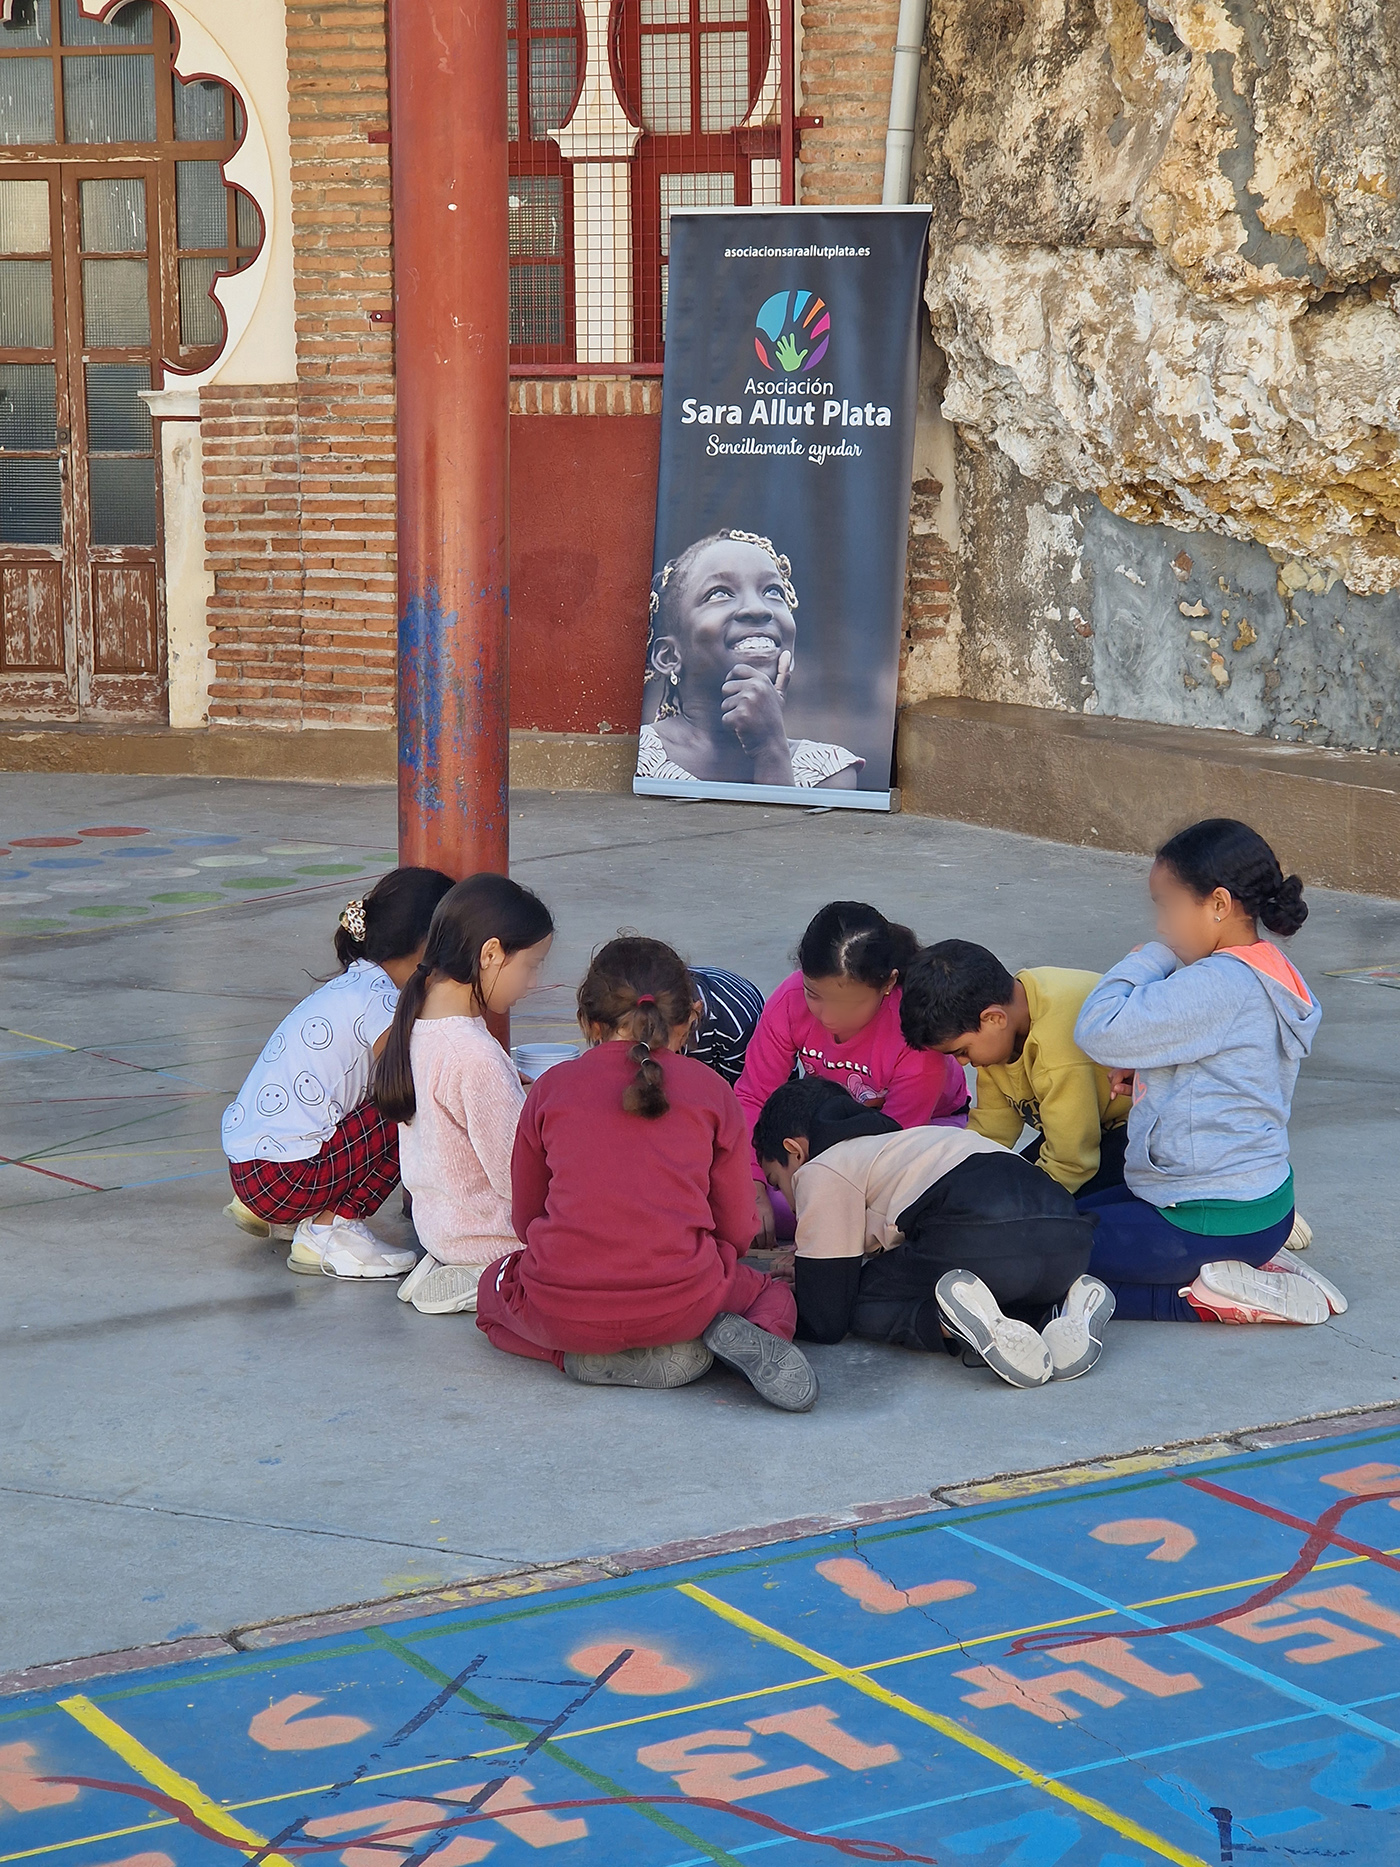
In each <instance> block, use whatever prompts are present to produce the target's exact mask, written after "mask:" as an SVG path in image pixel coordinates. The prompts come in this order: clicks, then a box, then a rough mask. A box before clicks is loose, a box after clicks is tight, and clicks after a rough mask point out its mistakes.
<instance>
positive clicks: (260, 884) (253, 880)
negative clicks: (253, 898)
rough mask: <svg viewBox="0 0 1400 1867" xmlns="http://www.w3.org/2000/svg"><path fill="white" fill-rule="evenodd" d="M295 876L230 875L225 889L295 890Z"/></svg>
mask: <svg viewBox="0 0 1400 1867" xmlns="http://www.w3.org/2000/svg"><path fill="white" fill-rule="evenodd" d="M296 885H297V884H296V877H295V876H294V875H230V876H229V878H228V880H227V881H226V882H224V883H222V884H221V886H222V887H224V888H295V887H296Z"/></svg>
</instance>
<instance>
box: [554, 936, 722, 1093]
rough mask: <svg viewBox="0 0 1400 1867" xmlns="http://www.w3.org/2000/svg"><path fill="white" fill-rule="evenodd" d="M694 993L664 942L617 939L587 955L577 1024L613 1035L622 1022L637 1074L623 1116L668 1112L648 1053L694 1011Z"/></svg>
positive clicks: (662, 1080)
mask: <svg viewBox="0 0 1400 1867" xmlns="http://www.w3.org/2000/svg"><path fill="white" fill-rule="evenodd" d="M694 996H695V995H694V990H693V988H692V986H691V981H690V974H689V972H688V971H687V970H686V965H685V961H684V960H683V959H682V958H681V956H680V954H679V953H677V952H676V951H675V949H674V948H673V947H669V946H667V945H666V943H665V941H664V940H648V939H647V938H646V937H645V935H643V934H620V935H619V936H618V938H617V939H616V940H609V941H608V943H607V945H606V946H605V947H602V948H600V949H599V951H598V952H597V953H595V954H594V955H593V964H592V965H591V966H590V967H589V968H588V971H587V972H586V973H585V975H584V979H583V984H582V985H581V986H580V987H579V989H578V1015H579V1022H580V1024H582V1025H583V1026H584V1028H585V1029H587V1028H588V1027H589V1026H590V1025H595V1024H597V1025H601V1026H602V1027H603V1029H604V1030H605V1031H615V1030H617V1028H618V1026H619V1025H621V1024H623V1023H624V1022H625V1023H627V1024H628V1025H629V1027H630V1029H631V1032H632V1037H633V1040H634V1041H633V1044H632V1048H631V1050H630V1051H629V1052H628V1055H629V1056H630V1057H631V1059H632V1061H633V1062H634V1063H635V1064H636V1066H637V1074H636V1075H635V1076H634V1077H633V1078H632V1081H631V1082H630V1083H629V1084H628V1085H627V1088H626V1089H625V1091H624V1092H623V1097H622V1106H623V1108H625V1109H626V1110H627V1112H628V1114H629V1115H645V1116H646V1117H647V1118H648V1119H649V1120H652V1121H654V1120H655V1119H656V1118H657V1116H659V1115H664V1114H665V1113H666V1111H667V1109H669V1108H670V1106H671V1105H670V1103H669V1102H668V1101H667V1100H666V1080H665V1077H664V1076H663V1074H662V1070H661V1065H660V1064H659V1063H658V1062H657V1061H656V1057H655V1055H654V1054H653V1053H654V1052H656V1051H658V1050H665V1049H666V1048H667V1046H668V1045H669V1043H670V1039H671V1032H672V1031H673V1030H674V1029H675V1027H676V1026H677V1025H678V1024H685V1023H686V1022H687V1021H688V1020H689V1018H690V1015H691V1013H692V1011H693V1009H694Z"/></svg>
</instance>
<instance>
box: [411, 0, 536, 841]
mask: <svg viewBox="0 0 1400 1867" xmlns="http://www.w3.org/2000/svg"><path fill="white" fill-rule="evenodd" d="M389 25H390V52H389V97H390V121H391V125H392V137H393V142H392V148H393V199H394V332H395V348H396V352H397V387H398V618H399V700H398V708H399V859H400V861H402V862H405V863H421V864H426V865H428V866H429V867H432V868H439V869H444V870H446V871H447V873H448V874H449V875H452V876H454V877H461V876H463V875H469V874H471V873H473V872H474V871H476V870H478V869H494V870H498V871H501V872H504V871H505V869H506V868H507V865H508V859H509V829H510V816H509V810H508V807H507V791H506V786H507V758H508V747H509V736H508V726H509V708H508V674H509V662H508V643H509V635H508V620H507V618H508V603H509V589H508V557H507V524H508V513H507V501H508V465H507V444H508V431H509V402H508V396H509V374H508V368H509V356H510V352H509V342H510V309H509V307H510V271H509V265H510V262H509V246H508V220H507V196H506V190H507V175H506V8H505V0H390V20H389Z"/></svg>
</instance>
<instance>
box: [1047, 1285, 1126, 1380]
mask: <svg viewBox="0 0 1400 1867" xmlns="http://www.w3.org/2000/svg"><path fill="white" fill-rule="evenodd" d="M1077 1282H1078V1280H1077V1279H1076V1284H1077ZM1076 1284H1071V1285H1070V1289H1069V1298H1068V1299H1067V1300H1068V1301H1070V1302H1071V1303H1072V1302H1073V1299H1074V1293H1075V1288H1076ZM1081 1297H1082V1300H1083V1303H1084V1304H1085V1305H1086V1306H1087V1307H1084V1308H1079V1307H1078V1306H1076V1307H1075V1308H1074V1309H1073V1310H1072V1311H1071V1313H1070V1314H1069V1315H1067V1316H1057V1317H1056V1318H1055V1319H1054V1321H1053V1322H1048V1323H1047V1324H1046V1325H1045V1327H1044V1329H1042V1330H1041V1332H1040V1333H1041V1340H1042V1341H1043V1342H1044V1343H1045V1346H1046V1347H1047V1348H1048V1349H1049V1350H1050V1379H1051V1380H1052V1381H1077V1380H1078V1379H1079V1377H1080V1375H1082V1374H1087V1373H1088V1372H1089V1370H1090V1369H1091V1368H1092V1367H1093V1366H1094V1364H1095V1363H1096V1362H1097V1361H1098V1359H1099V1356H1100V1355H1102V1353H1103V1336H1102V1334H1101V1333H1100V1334H1098V1335H1096V1334H1095V1333H1094V1331H1095V1328H1097V1329H1099V1330H1100V1331H1102V1330H1103V1328H1104V1327H1105V1325H1106V1324H1107V1323H1109V1322H1110V1321H1111V1320H1112V1317H1113V1312H1114V1310H1115V1309H1116V1308H1117V1307H1118V1305H1117V1303H1116V1302H1115V1301H1114V1297H1113V1292H1112V1291H1111V1290H1110V1289H1109V1288H1108V1287H1107V1285H1105V1284H1099V1283H1097V1282H1096V1283H1095V1284H1094V1286H1093V1287H1092V1288H1091V1289H1089V1290H1088V1291H1085V1292H1081ZM1061 1324H1065V1325H1067V1326H1066V1327H1065V1328H1063V1329H1062V1328H1061ZM1061 1335H1066V1336H1069V1337H1070V1338H1071V1342H1072V1343H1074V1344H1076V1345H1077V1344H1078V1343H1079V1341H1080V1338H1082V1346H1076V1347H1075V1349H1074V1352H1072V1353H1071V1352H1069V1351H1070V1347H1071V1342H1067V1343H1066V1345H1065V1352H1064V1359H1063V1360H1061V1358H1060V1357H1058V1356H1057V1355H1056V1353H1055V1345H1056V1343H1057V1342H1058V1341H1059V1339H1060V1336H1061Z"/></svg>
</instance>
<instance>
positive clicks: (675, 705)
mask: <svg viewBox="0 0 1400 1867" xmlns="http://www.w3.org/2000/svg"><path fill="white" fill-rule="evenodd" d="M720 538H733V539H735V540H736V541H737V542H738V543H739V544H745V545H757V546H758V548H759V550H760V551H763V552H766V553H767V555H768V556H769V557H770V558H771V559H772V560H773V563H774V565H775V566H776V568H777V572H778V575H779V577H780V578H781V579H782V585H783V600H784V601H785V602H786V604H787V606H788V608H789V609H796V608H797V591H796V589H795V588H794V587H793V581H792V561H791V559H789V558H786V557H784V556H783V554H782V553H781V552H780V551H779V550H778V549H777V547H776V546H775V545H774V543H773V540H772V539H771V538H765V537H763V535H762V534H761V533H759V532H743V531H740V530H739V529H738V528H737V526H733V525H726V526H722V527H721V528H720V530H719V531H717V532H710V533H709V534H708V535H707V536H706V537H704V538H697V539H696V540H695V542H694V544H689V545H687V546H686V548H685V550H684V551H681V552H678V553H677V555H676V556H675V557H673V558H671V559H670V560H669V562H667V563H665V564H663V565H662V566H661V569H660V570H659V571H658V572H657V573H656V575H655V576H654V577H653V578H652V580H651V595H650V597H649V598H648V601H647V612H648V622H647V665H646V676H645V684H646V685H650V683H651V682H652V681H663V680H666V679H667V678H668V677H667V676H666V675H665V674H664V673H663V672H662V670H661V669H660V668H658V667H657V666H656V663H655V661H654V659H653V656H654V654H655V650H656V643H657V638H658V637H659V636H660V635H662V634H664V633H665V631H664V630H663V629H662V627H661V621H662V611H663V610H664V609H665V608H666V606H667V604H668V602H670V601H673V600H674V596H675V587H676V586H677V585H678V584H679V582H680V578H681V576H682V574H683V573H684V572H685V571H686V570H688V569H689V568H690V565H691V563H692V562H693V561H694V559H695V558H696V557H697V556H698V555H699V554H700V552H701V551H703V550H704V549H705V547H706V545H712V544H714V543H715V541H716V540H717V539H720ZM668 589H669V590H670V591H671V596H670V597H669V598H668V597H667V596H666V594H665V592H666V591H667V590H668ZM679 712H680V702H679V700H678V699H677V698H676V690H675V683H674V680H672V685H671V688H670V691H669V692H668V693H666V694H665V695H664V697H663V698H662V701H661V705H660V706H659V707H658V708H657V709H656V717H657V719H659V720H664V719H669V718H671V717H672V716H674V715H675V714H677V713H679Z"/></svg>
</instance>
